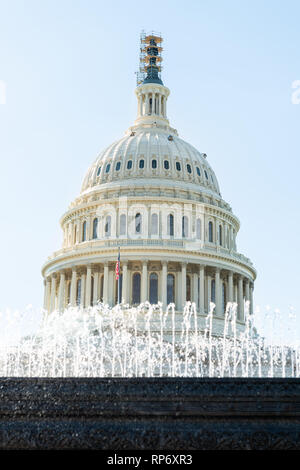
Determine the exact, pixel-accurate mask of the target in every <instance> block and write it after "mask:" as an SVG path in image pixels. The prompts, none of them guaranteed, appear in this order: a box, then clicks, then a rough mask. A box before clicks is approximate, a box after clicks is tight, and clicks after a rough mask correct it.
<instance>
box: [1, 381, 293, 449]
mask: <svg viewBox="0 0 300 470" xmlns="http://www.w3.org/2000/svg"><path fill="white" fill-rule="evenodd" d="M0 448H1V449H102V450H104V449H107V450H140V449H150V450H185V451H187V450H197V449H200V450H204V449H205V450H217V449H228V450H232V449H236V450H237V449H249V450H254V449H266V450H267V449H298V450H299V449H300V379H297V378H291V379H289V378H284V379H281V378H222V379H216V378H170V377H166V378H0Z"/></svg>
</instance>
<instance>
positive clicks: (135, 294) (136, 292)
mask: <svg viewBox="0 0 300 470" xmlns="http://www.w3.org/2000/svg"><path fill="white" fill-rule="evenodd" d="M140 302H141V275H140V273H134V275H133V276H132V303H133V304H139V303H140Z"/></svg>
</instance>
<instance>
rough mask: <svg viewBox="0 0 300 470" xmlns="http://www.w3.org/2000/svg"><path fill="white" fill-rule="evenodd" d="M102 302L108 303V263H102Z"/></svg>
mask: <svg viewBox="0 0 300 470" xmlns="http://www.w3.org/2000/svg"><path fill="white" fill-rule="evenodd" d="M103 303H104V304H107V303H108V263H105V264H104V280H103Z"/></svg>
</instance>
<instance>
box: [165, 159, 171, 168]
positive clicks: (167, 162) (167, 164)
mask: <svg viewBox="0 0 300 470" xmlns="http://www.w3.org/2000/svg"><path fill="white" fill-rule="evenodd" d="M169 168H170V164H169V161H168V160H164V169H165V170H168V169H169Z"/></svg>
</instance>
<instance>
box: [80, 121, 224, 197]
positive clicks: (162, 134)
mask: <svg viewBox="0 0 300 470" xmlns="http://www.w3.org/2000/svg"><path fill="white" fill-rule="evenodd" d="M136 179H142V180H143V184H146V183H147V180H149V179H151V183H153V182H154V180H160V181H161V182H162V180H165V181H164V184H166V185H167V186H169V187H175V188H176V187H177V185H178V183H179V182H182V183H184V184H185V186H187V185H188V184H189V187H190V188H191V190H192V189H194V190H196V191H199V189H200V187H201V191H203V192H205V193H206V194H210V195H214V196H216V197H218V196H219V197H221V195H220V189H219V185H218V181H217V178H216V175H215V173H214V172H213V170H212V168H211V166H210V165H209V163H208V161H207V159H206V154H205V153H200V152H198V150H196V149H195V148H194V147H193V146H192V145H190V144H189V143H187V142H185V141H184V140H182V139H180V138H179V137H178V135H177V132H176V131H175V130H174V129H170V128H167V129H162V128H160V127H158V126H155V125H153V126H152V127H148V128H144V127H142V126H139V127H137V128H136V130H135V131H131V130H130V131H129V132H127V133H126V135H125V137H123V138H122V139H120V140H118V141H116V142H114V143H113V144H111V145H110V146H109V147H108V148H106V149H105V150H104V151H103V152H101V153H100V155H99V156H98V158H97V159H96V160H95V162H94V163H93V164H92V166H91V167H90V168H89V169H88V172H87V174H86V176H85V178H84V181H83V184H82V188H81V193H84V192H86V191H89V190H90V189H94V187H95V186H98V185H99V184H105V183H110V182H115V183H117V184H120V183H121V184H128V183H129V181H130V180H136ZM145 180H146V181H145Z"/></svg>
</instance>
